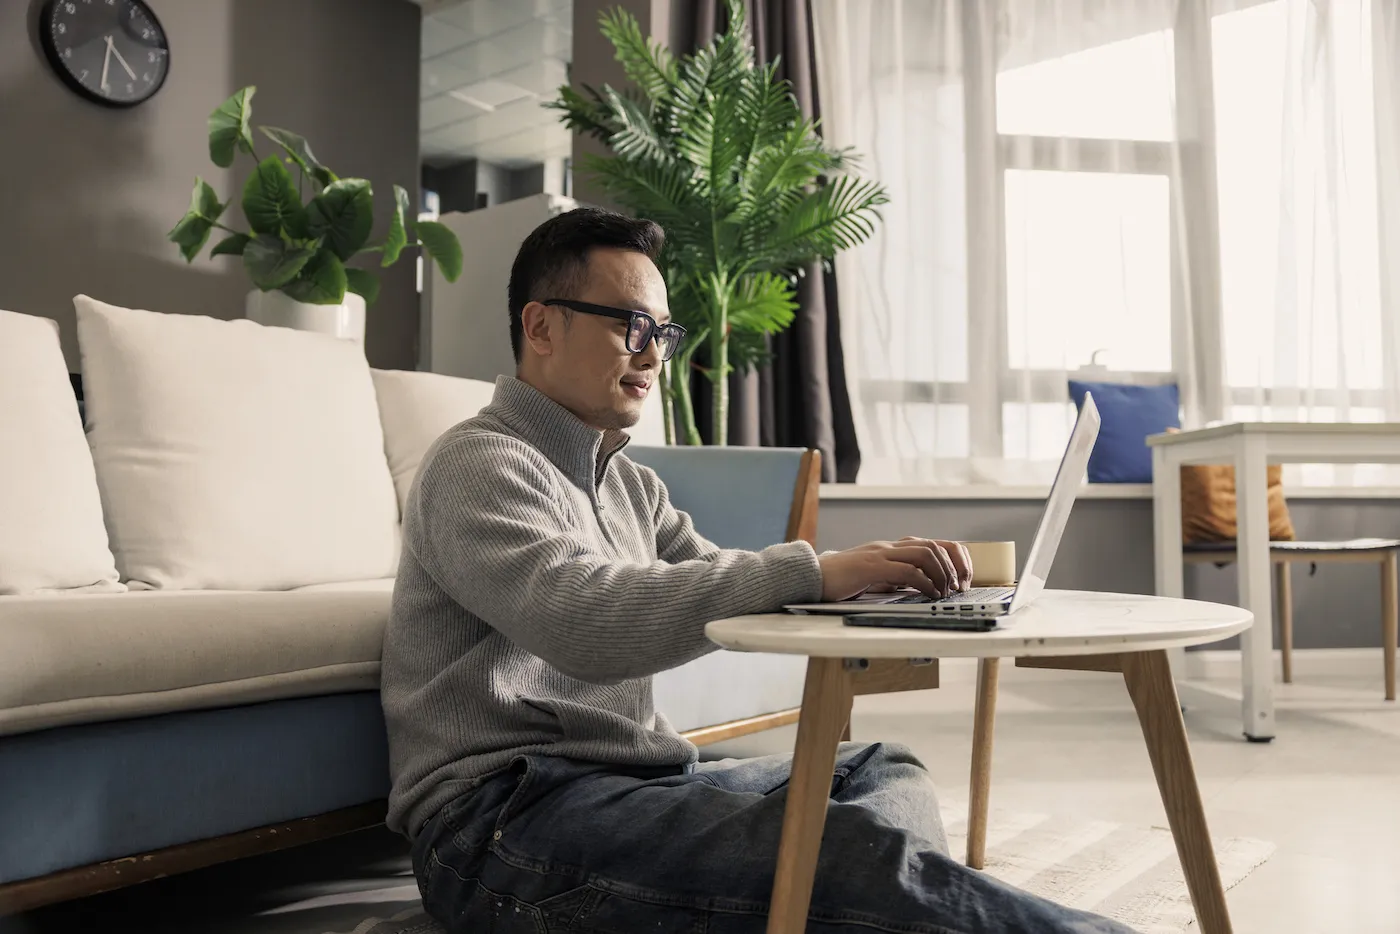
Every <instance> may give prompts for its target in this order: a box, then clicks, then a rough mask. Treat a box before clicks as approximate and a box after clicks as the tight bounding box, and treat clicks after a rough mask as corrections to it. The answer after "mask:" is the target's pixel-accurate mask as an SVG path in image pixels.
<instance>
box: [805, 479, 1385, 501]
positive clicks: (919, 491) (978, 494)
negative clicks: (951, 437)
mask: <svg viewBox="0 0 1400 934" xmlns="http://www.w3.org/2000/svg"><path fill="white" fill-rule="evenodd" d="M1286 493H1287V495H1288V499H1289V501H1300V500H1333V499H1400V487H1393V486H1356V487H1350V486H1339V487H1320V486H1319V487H1293V488H1290V489H1288V490H1286ZM1049 494H1050V488H1049V487H1048V486H991V485H976V486H971V485H970V486H932V485H928V486H861V485H859V484H856V483H823V484H822V485H821V498H822V499H823V500H863V501H867V502H881V501H884V502H889V501H892V500H899V501H907V500H919V501H923V500H943V499H946V500H963V501H966V500H1010V501H1017V500H1019V501H1043V500H1044V499H1045V497H1046V496H1048V495H1049ZM1079 499H1135V500H1151V499H1152V484H1150V483H1089V484H1085V485H1084V486H1083V487H1081V488H1080V490H1079Z"/></svg>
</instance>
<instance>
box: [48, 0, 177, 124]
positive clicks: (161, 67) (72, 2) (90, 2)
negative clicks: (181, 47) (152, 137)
mask: <svg viewBox="0 0 1400 934" xmlns="http://www.w3.org/2000/svg"><path fill="white" fill-rule="evenodd" d="M39 35H40V39H41V40H42V42H43V46H44V51H45V53H47V54H48V57H49V62H50V63H51V64H52V65H53V67H54V70H55V71H57V72H58V74H59V77H61V78H62V79H63V80H64V81H65V82H66V83H67V84H68V86H69V87H71V88H72V89H73V90H75V91H77V92H78V93H79V94H81V95H83V96H84V97H86V98H88V99H89V100H94V101H97V102H98V103H100V104H107V105H108V106H111V107H132V106H134V105H136V104H139V103H141V102H142V101H144V100H146V99H147V98H149V97H151V96H152V95H154V94H155V93H156V91H158V90H160V86H161V85H162V84H163V83H165V76H166V73H167V72H169V70H170V46H169V45H168V44H167V42H166V38H165V31H164V30H163V29H161V28H160V23H159V22H157V21H156V17H155V14H154V13H152V12H151V8H150V7H148V6H146V4H144V3H142V2H141V0H49V2H48V3H47V4H46V5H45V6H44V10H43V12H42V13H41V14H40V20H39Z"/></svg>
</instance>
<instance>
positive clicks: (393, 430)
mask: <svg viewBox="0 0 1400 934" xmlns="http://www.w3.org/2000/svg"><path fill="white" fill-rule="evenodd" d="M371 373H372V374H373V376H374V392H375V395H376V396H377V397H378V399H379V418H380V421H382V422H383V424H384V455H385V457H386V458H387V459H388V461H389V472H390V473H391V474H393V476H394V490H395V492H397V493H398V498H399V512H400V514H401V515H402V513H403V508H404V504H406V503H407V502H408V491H409V488H410V487H412V486H413V478H414V477H415V476H416V475H417V474H418V465H419V464H421V463H422V462H423V455H424V454H426V453H428V448H429V447H431V446H432V443H433V442H434V441H436V440H437V439H438V437H439V436H440V435H442V433H443V432H445V431H447V429H449V428H451V427H452V426H453V425H455V424H457V423H458V422H460V421H464V420H466V419H468V418H471V417H472V416H473V415H475V414H477V413H478V412H480V411H481V410H482V409H484V408H485V407H486V405H487V403H489V402H490V401H491V396H492V395H493V394H494V393H495V391H496V387H495V385H494V384H493V383H488V382H486V381H485V380H479V379H462V378H460V377H457V376H443V375H442V374H440V373H418V372H414V371H412V370H372V371H371Z"/></svg>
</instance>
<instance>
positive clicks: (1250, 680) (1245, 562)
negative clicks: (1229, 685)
mask: <svg viewBox="0 0 1400 934" xmlns="http://www.w3.org/2000/svg"><path fill="white" fill-rule="evenodd" d="M1147 444H1148V446H1149V447H1151V448H1152V517H1153V529H1154V554H1155V565H1156V590H1157V594H1158V595H1159V596H1163V597H1180V596H1183V595H1184V593H1183V591H1184V586H1185V585H1184V580H1183V561H1182V551H1181V548H1182V541H1181V468H1182V466H1183V465H1186V464H1233V465H1234V467H1235V477H1236V481H1235V509H1236V521H1237V523H1238V532H1237V538H1238V540H1237V543H1236V550H1237V558H1238V560H1237V567H1238V573H1239V594H1240V596H1239V600H1240V606H1242V607H1244V608H1245V609H1247V610H1249V611H1250V612H1251V613H1253V614H1254V617H1255V619H1257V620H1259V625H1257V626H1254V627H1252V628H1250V629H1248V630H1246V631H1245V632H1244V633H1242V634H1241V635H1240V652H1241V656H1242V657H1241V660H1240V661H1241V664H1240V672H1241V716H1242V722H1243V728H1244V735H1245V737H1246V738H1248V739H1250V740H1251V741H1255V742H1267V741H1269V740H1271V739H1273V738H1274V735H1275V729H1274V678H1273V675H1274V665H1273V656H1274V636H1273V632H1274V630H1273V618H1274V617H1273V588H1272V587H1271V586H1270V566H1269V494H1268V489H1269V488H1268V465H1270V464H1400V423H1394V422H1388V423H1372V424H1364V423H1356V424H1329V423H1319V422H1235V423H1232V424H1229V425H1219V426H1217V427H1214V428H1199V429H1194V430H1190V431H1181V432H1175V433H1171V434H1160V435H1152V436H1151V437H1149V438H1148V439H1147ZM1179 674H1180V672H1178V675H1179Z"/></svg>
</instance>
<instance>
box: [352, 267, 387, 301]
mask: <svg viewBox="0 0 1400 934" xmlns="http://www.w3.org/2000/svg"><path fill="white" fill-rule="evenodd" d="M345 290H346V291H347V292H354V293H355V294H356V295H363V296H364V299H365V304H367V305H373V304H374V300H375V299H376V298H378V297H379V277H378V276H376V275H375V274H374V273H372V272H370V271H369V270H368V269H347V270H345Z"/></svg>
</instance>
